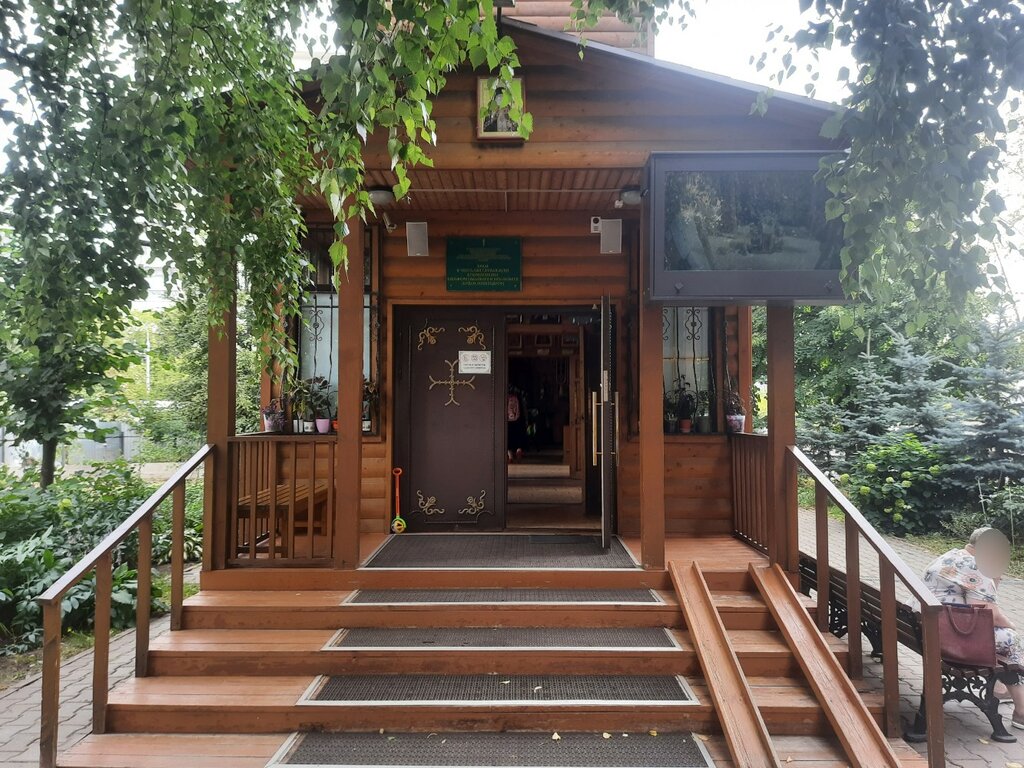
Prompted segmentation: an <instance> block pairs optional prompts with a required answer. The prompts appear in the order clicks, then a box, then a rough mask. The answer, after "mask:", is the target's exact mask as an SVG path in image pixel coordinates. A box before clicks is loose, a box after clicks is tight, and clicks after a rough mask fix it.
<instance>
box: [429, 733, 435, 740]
mask: <svg viewBox="0 0 1024 768" xmlns="http://www.w3.org/2000/svg"><path fill="white" fill-rule="evenodd" d="M431 736H437V734H436V733H428V734H427V738H428V739H429V738H430V737H431Z"/></svg>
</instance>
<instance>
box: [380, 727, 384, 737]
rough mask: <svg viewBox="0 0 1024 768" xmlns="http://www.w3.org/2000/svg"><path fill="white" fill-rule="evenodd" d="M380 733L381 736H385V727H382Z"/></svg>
mask: <svg viewBox="0 0 1024 768" xmlns="http://www.w3.org/2000/svg"><path fill="white" fill-rule="evenodd" d="M380 735H381V736H383V735H384V729H383V728H381V729H380Z"/></svg>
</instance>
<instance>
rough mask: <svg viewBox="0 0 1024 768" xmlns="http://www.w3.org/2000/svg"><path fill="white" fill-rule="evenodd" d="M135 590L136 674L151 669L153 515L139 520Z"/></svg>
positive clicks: (143, 673)
mask: <svg viewBox="0 0 1024 768" xmlns="http://www.w3.org/2000/svg"><path fill="white" fill-rule="evenodd" d="M137 574H138V575H137V576H136V584H137V590H136V592H135V676H136V677H145V676H146V675H147V674H148V670H149V614H150V606H151V605H152V603H153V516H152V515H148V516H146V517H144V518H143V519H142V520H141V521H139V567H138V571H137Z"/></svg>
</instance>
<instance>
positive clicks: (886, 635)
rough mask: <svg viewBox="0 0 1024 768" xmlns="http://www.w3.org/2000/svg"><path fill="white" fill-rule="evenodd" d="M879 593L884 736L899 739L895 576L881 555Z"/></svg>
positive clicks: (898, 668) (879, 560) (898, 666)
mask: <svg viewBox="0 0 1024 768" xmlns="http://www.w3.org/2000/svg"><path fill="white" fill-rule="evenodd" d="M878 591H879V592H880V593H881V600H882V684H883V686H884V690H885V733H886V735H887V736H899V735H900V733H901V731H902V728H901V727H900V677H899V674H900V661H899V655H898V653H899V649H898V648H897V647H896V639H897V638H896V575H895V572H894V571H893V569H892V565H891V564H890V563H889V561H888V560H886V559H885V557H883V556H882V555H881V554H879V555H878Z"/></svg>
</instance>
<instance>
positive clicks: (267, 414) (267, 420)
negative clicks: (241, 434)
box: [260, 397, 284, 432]
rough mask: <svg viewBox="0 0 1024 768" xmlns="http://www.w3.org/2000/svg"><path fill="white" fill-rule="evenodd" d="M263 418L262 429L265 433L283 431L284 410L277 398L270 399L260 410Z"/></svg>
mask: <svg viewBox="0 0 1024 768" xmlns="http://www.w3.org/2000/svg"><path fill="white" fill-rule="evenodd" d="M260 415H262V416H263V429H264V431H266V432H283V431H284V408H282V407H281V401H280V400H279V399H278V398H276V397H275V398H274V399H272V400H271V401H270V402H269V403H267V405H266V406H264V407H263V408H261V409H260Z"/></svg>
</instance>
